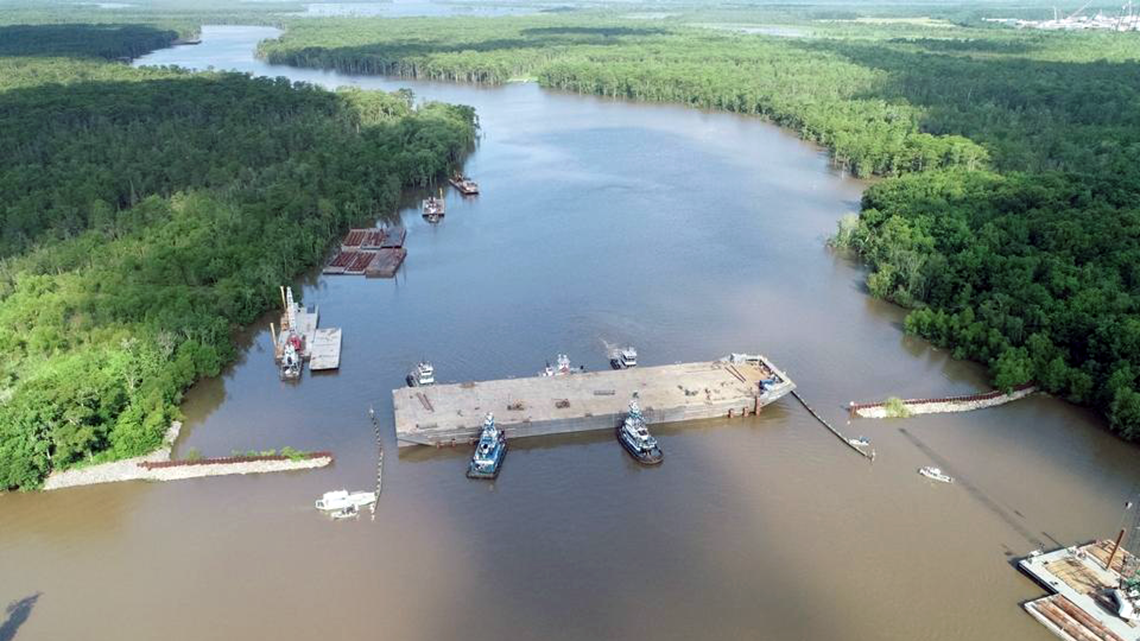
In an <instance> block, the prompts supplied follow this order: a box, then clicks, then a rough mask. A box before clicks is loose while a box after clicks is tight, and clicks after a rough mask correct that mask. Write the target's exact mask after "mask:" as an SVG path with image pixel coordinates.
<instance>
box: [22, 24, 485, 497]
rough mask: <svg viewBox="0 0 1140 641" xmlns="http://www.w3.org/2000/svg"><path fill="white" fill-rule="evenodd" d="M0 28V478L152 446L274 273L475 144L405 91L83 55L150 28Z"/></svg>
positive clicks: (449, 118) (120, 45) (320, 249)
mask: <svg viewBox="0 0 1140 641" xmlns="http://www.w3.org/2000/svg"><path fill="white" fill-rule="evenodd" d="M37 29H38V31H37ZM9 33H19V34H20V35H19V37H18V38H14V39H12V40H6V39H4V38H3V37H0V42H4V45H3V46H2V56H0V147H2V148H3V149H4V154H3V155H0V224H2V227H0V351H3V353H4V355H5V358H4V360H3V361H2V362H0V406H2V409H3V411H2V412H0V489H4V488H16V487H19V488H29V487H35V486H36V485H37V484H38V483H40V481H41V480H42V479H43V477H44V476H45V475H46V474H47V473H48V472H49V471H50V470H51V469H58V468H64V467H68V466H71V465H76V464H82V463H87V462H93V461H100V460H107V459H114V458H121V457H126V456H132V455H136V454H140V453H143V452H146V451H148V450H150V449H152V448H153V447H155V446H156V445H157V444H158V443H159V441H160V438H161V435H162V433H163V432H164V431H165V428H166V426H167V425H168V424H169V422H170V420H171V419H172V418H174V417H175V416H176V415H177V412H178V409H177V408H178V402H179V400H180V396H181V394H182V392H183V391H184V390H185V389H186V388H187V387H188V386H189V385H190V384H191V383H192V382H194V381H195V380H197V379H198V378H200V377H202V376H211V375H216V374H217V373H218V372H219V370H220V368H221V367H222V366H223V365H224V364H225V363H227V362H228V361H230V360H231V359H232V358H233V357H234V355H235V354H234V350H233V346H232V332H233V330H234V329H235V327H237V326H238V325H241V324H247V323H249V322H251V321H253V320H254V319H255V318H256V317H257V316H258V315H259V314H261V313H263V312H264V311H266V310H267V309H269V308H270V307H271V306H273V305H274V304H275V303H276V301H277V296H278V294H277V287H278V285H280V284H282V283H285V282H288V281H289V279H291V278H292V277H293V276H295V275H296V274H298V273H299V272H301V271H302V270H304V269H306V268H308V267H310V266H313V265H315V264H317V263H318V262H319V261H320V260H321V259H322V257H323V256H324V255H325V252H326V250H327V246H328V243H329V241H330V239H331V238H333V237H334V236H335V235H337V234H338V233H339V232H340V231H341V230H342V229H343V228H344V227H345V226H347V225H348V224H350V223H352V222H355V221H359V220H362V219H368V218H372V217H375V216H377V215H379V214H384V213H387V212H389V211H390V210H391V208H392V207H393V205H394V203H395V200H396V198H397V196H398V194H399V192H400V189H401V187H402V186H404V185H411V184H424V183H426V182H428V181H429V180H431V179H432V178H434V177H436V176H439V175H441V174H443V173H444V172H445V171H446V170H447V168H448V167H449V166H450V165H451V163H453V162H454V161H455V159H456V158H457V157H458V156H459V154H461V153H462V152H463V151H464V150H465V149H466V148H467V147H468V145H470V144H471V142H472V141H473V139H474V113H473V112H472V110H471V109H470V108H466V107H456V106H449V105H443V104H428V105H422V106H420V107H419V108H415V107H413V105H412V104H411V100H410V98H409V96H408V95H407V94H386V93H380V92H365V91H360V90H353V89H348V90H342V91H338V92H329V91H326V90H323V89H319V88H316V87H313V86H308V85H303V84H292V83H290V82H288V81H287V80H284V79H263V78H251V77H248V76H245V75H240V74H227V73H189V72H185V71H181V70H177V69H133V68H131V67H129V66H127V65H123V64H121V63H114V62H107V61H103V60H100V59H101V58H117V57H119V56H120V55H123V54H124V52H126V55H134V54H137V53H138V52H139V51H140V50H143V49H145V48H146V47H151V46H156V45H161V44H163V42H165V41H168V38H169V34H166V33H164V32H163V31H162V30H155V29H148V28H139V27H126V28H108V27H106V26H85V25H74V26H71V27H67V28H64V27H42V28H36V27H20V28H18V29H17V31H16V32H9ZM163 39H167V40H165V41H164V40H163ZM53 42H55V43H57V45H58V47H57V49H56V50H57V51H59V52H60V55H58V56H52V55H50V54H51V53H52V51H53V45H52V43H53Z"/></svg>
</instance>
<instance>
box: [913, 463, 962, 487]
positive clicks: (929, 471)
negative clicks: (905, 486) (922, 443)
mask: <svg viewBox="0 0 1140 641" xmlns="http://www.w3.org/2000/svg"><path fill="white" fill-rule="evenodd" d="M918 473H919V474H921V475H923V476H925V477H926V478H928V479H930V480H932V481H938V482H940V483H953V482H954V477H952V476H948V475H946V474H945V473H944V472H943V471H942V470H941V469H939V468H937V467H931V466H929V465H927V466H926V467H923V468H919V470H918Z"/></svg>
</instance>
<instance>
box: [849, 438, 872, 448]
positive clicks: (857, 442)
mask: <svg viewBox="0 0 1140 641" xmlns="http://www.w3.org/2000/svg"><path fill="white" fill-rule="evenodd" d="M847 442H848V443H850V444H852V445H854V446H855V447H867V446H868V445H870V444H871V439H869V438H867V437H866V436H860V437H859V438H849V439H847Z"/></svg>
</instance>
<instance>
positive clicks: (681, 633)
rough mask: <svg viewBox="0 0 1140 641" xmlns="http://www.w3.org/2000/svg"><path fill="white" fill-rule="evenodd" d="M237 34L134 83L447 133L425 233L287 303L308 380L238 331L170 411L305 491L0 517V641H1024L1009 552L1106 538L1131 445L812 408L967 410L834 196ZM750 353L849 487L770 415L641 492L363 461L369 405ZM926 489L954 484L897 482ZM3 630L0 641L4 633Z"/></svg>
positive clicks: (1041, 423) (571, 480)
mask: <svg viewBox="0 0 1140 641" xmlns="http://www.w3.org/2000/svg"><path fill="white" fill-rule="evenodd" d="M274 33H275V32H274V31H273V30H271V29H263V28H249V27H226V28H207V29H206V30H205V32H204V36H205V37H204V41H203V43H202V44H201V45H199V46H185V47H177V48H174V49H168V50H164V51H159V52H156V53H154V54H152V55H150V56H147V57H146V58H145V59H143V60H140V61H139V62H138V64H159V65H163V64H178V65H182V66H187V67H195V68H204V67H207V66H213V67H216V68H219V69H239V70H243V71H250V72H253V73H256V74H268V75H273V76H287V77H289V78H293V79H296V80H306V81H310V82H316V83H320V84H323V85H326V86H330V87H331V86H336V85H342V84H353V85H358V86H361V87H367V88H381V89H394V88H398V87H411V88H412V89H413V90H414V91H415V92H416V95H417V96H419V97H422V98H429V99H438V100H445V101H451V102H460V103H466V104H470V105H474V106H475V107H476V108H477V109H478V112H479V115H480V118H481V122H482V127H483V138H482V140H481V142H480V144H479V145H478V148H477V150H476V151H475V152H474V153H473V154H472V155H471V157H470V159H469V161H468V162H467V165H466V169H467V171H468V173H470V174H471V175H472V176H473V177H474V178H475V179H476V180H478V181H479V182H480V184H481V185H482V187H483V194H482V195H481V196H479V197H478V198H477V199H470V200H461V199H460V198H459V197H458V196H457V195H456V194H455V193H454V192H450V193H449V194H448V213H447V218H446V219H445V221H444V222H443V223H442V224H440V225H439V226H438V227H432V226H429V225H427V224H426V223H424V221H423V220H422V219H421V218H420V217H419V216H418V215H417V212H416V211H415V208H414V206H415V203H416V202H417V199H418V198H420V197H421V196H422V194H408V196H407V200H406V202H405V206H404V208H403V209H402V210H401V212H400V215H401V217H402V218H403V221H404V223H405V224H406V225H407V227H408V240H407V247H408V251H409V256H408V260H407V262H406V263H405V265H404V267H403V269H402V270H401V272H400V273H399V276H398V278H396V279H395V280H365V279H363V278H359V277H318V276H316V275H312V276H310V277H308V278H306V279H303V280H301V281H299V282H298V283H296V286H297V287H298V290H299V291H303V296H304V300H305V301H306V302H308V303H311V304H318V305H320V311H321V320H322V325H324V326H339V327H342V328H343V329H344V333H345V342H344V355H343V360H342V365H341V369H340V371H339V372H337V373H335V374H331V375H324V376H310V375H308V374H306V376H305V378H304V379H303V380H302V381H301V382H300V384H299V385H288V384H283V383H281V382H280V381H279V380H278V378H277V373H276V370H275V368H274V365H273V362H272V353H271V350H270V343H269V331H268V323H269V321H270V320H271V319H270V318H269V317H267V318H266V319H265V321H264V323H263V324H261V325H258V326H256V327H253V328H251V329H250V331H249V332H248V333H247V334H246V335H245V337H244V338H243V343H242V348H243V351H242V357H241V359H240V361H239V362H238V363H237V364H235V365H234V366H233V367H232V368H230V369H229V370H227V371H226V372H225V374H224V375H223V376H222V377H221V378H219V379H217V380H210V381H205V382H203V383H201V384H199V385H198V386H197V387H196V388H194V389H193V390H192V391H191V393H190V394H189V395H188V397H187V401H186V403H185V408H184V411H185V413H186V416H187V422H186V424H187V429H186V430H185V431H184V432H183V436H182V438H181V440H180V442H179V443H178V447H177V450H178V452H179V453H180V454H182V455H185V453H186V452H187V451H188V450H189V448H196V449H198V450H200V451H201V452H202V453H203V454H205V455H223V454H228V453H229V452H230V451H231V450H232V449H243V450H244V449H249V448H271V447H281V446H284V445H291V446H293V447H298V448H304V449H329V450H332V451H333V452H334V453H335V454H336V457H337V460H336V463H335V465H334V466H332V467H331V468H328V469H324V470H319V471H314V472H301V473H291V474H276V475H263V476H257V477H224V478H213V479H202V480H194V481H182V482H176V483H168V484H145V483H126V484H117V485H107V486H96V487H88V488H79V489H73V490H64V491H60V492H53V493H48V494H14V495H7V496H0V605H2V604H8V603H12V602H15V601H17V600H21V599H26V598H28V597H34V596H36V595H38V597H37V598H35V599H32V600H29V601H27V602H25V606H24V607H21V608H17V609H16V610H15V611H14V614H13V613H9V614H8V615H7V616H8V620H7V622H5V621H4V619H3V617H5V616H6V615H3V614H0V626H4V627H0V637H4V638H3V641H9V640H10V639H11V638H16V639H19V640H20V641H23V640H25V639H28V640H32V639H53V640H54V639H59V640H67V639H115V640H132V641H133V640H151V639H163V640H166V641H179V640H194V641H200V640H202V639H280V640H302V639H303V640H306V641H309V640H312V639H392V640H399V641H418V640H424V641H441V640H460V639H462V640H464V641H484V640H487V641H490V640H495V641H501V640H503V639H543V640H561V639H565V640H586V639H589V640H595V639H650V638H652V639H718V640H719V639H766V640H815V639H843V640H848V639H850V640H863V639H868V640H878V639H883V640H895V639H897V640H900V641H903V640H905V641H913V640H915V639H926V640H950V639H953V640H978V641H983V640H984V641H989V640H993V639H1030V640H1038V641H1047V640H1048V639H1051V638H1052V637H1051V636H1050V635H1049V633H1048V632H1046V631H1045V629H1044V628H1042V627H1041V626H1039V625H1038V624H1037V623H1036V622H1034V621H1033V620H1032V619H1031V618H1030V617H1029V616H1028V615H1026V614H1025V613H1024V612H1023V611H1022V610H1021V609H1020V607H1019V604H1020V603H1021V602H1022V601H1024V600H1027V599H1030V598H1033V597H1035V596H1037V595H1039V594H1041V593H1042V590H1041V589H1040V588H1038V587H1037V586H1035V585H1034V584H1033V583H1032V582H1031V581H1030V580H1029V579H1027V578H1025V577H1023V576H1022V575H1021V574H1020V573H1019V572H1018V571H1017V570H1015V569H1014V568H1013V567H1012V566H1011V565H1010V563H1009V561H1010V558H1011V556H1014V555H1022V554H1025V553H1027V552H1029V551H1030V550H1033V549H1034V548H1037V547H1042V546H1044V547H1055V546H1059V545H1068V544H1070V543H1073V542H1076V541H1079V540H1087V539H1091V538H1093V537H1097V536H1109V535H1111V534H1113V533H1114V531H1115V529H1116V527H1117V526H1118V524H1119V522H1120V509H1121V505H1122V503H1123V502H1124V501H1125V500H1126V499H1127V498H1128V496H1129V494H1130V493H1131V492H1132V491H1133V489H1134V488H1135V487H1136V486H1137V484H1138V483H1140V465H1137V462H1138V461H1140V456H1138V450H1137V448H1135V447H1133V446H1129V445H1126V444H1124V443H1122V442H1120V441H1118V440H1117V439H1115V438H1114V437H1112V436H1111V435H1110V434H1109V433H1108V432H1107V431H1106V430H1105V428H1104V425H1103V423H1102V421H1101V420H1100V419H1099V418H1097V417H1096V416H1094V415H1092V414H1091V413H1089V412H1087V411H1084V410H1081V409H1078V408H1074V407H1072V406H1069V405H1067V404H1065V403H1062V402H1059V401H1056V400H1053V399H1049V398H1044V397H1033V398H1030V399H1028V400H1025V401H1021V402H1018V403H1015V404H1012V405H1007V406H1004V407H1001V408H997V409H992V410H987V411H982V412H975V413H971V414H960V415H944V416H934V417H923V418H914V419H907V420H894V421H872V420H866V419H861V420H857V421H855V422H853V423H851V424H850V425H848V424H847V418H846V413H845V411H844V409H843V406H844V405H846V404H847V403H848V401H852V400H872V399H878V398H882V397H885V396H888V395H900V396H904V397H906V396H928V395H944V394H951V393H968V392H974V391H979V390H983V389H987V387H986V380H985V377H984V375H983V373H982V371H981V370H980V369H979V368H978V367H977V366H974V365H970V364H966V363H961V362H955V361H953V360H951V359H950V358H949V357H948V355H947V354H946V353H945V352H942V351H938V350H934V349H932V348H931V347H930V346H929V345H927V344H925V343H924V342H922V341H917V340H914V339H910V338H907V337H905V336H904V335H903V333H902V331H901V329H900V323H901V320H902V316H903V313H902V311H901V310H899V309H897V308H895V307H893V306H891V305H887V304H884V303H882V302H879V301H875V300H872V299H871V298H870V297H869V296H868V295H867V293H866V291H865V290H864V288H863V286H862V279H863V272H862V270H861V269H860V267H859V265H858V264H857V263H854V262H852V261H850V260H848V259H845V258H843V257H838V256H835V255H834V254H832V253H831V252H829V251H828V250H827V249H826V248H825V245H824V242H825V240H826V237H827V236H828V235H829V234H830V233H831V232H832V231H833V229H834V228H835V224H836V220H837V219H838V218H839V217H840V216H842V215H843V214H845V213H848V212H853V211H856V210H857V208H858V201H859V197H860V193H861V191H862V190H863V188H864V186H865V185H864V183H862V182H859V181H856V180H852V179H850V178H849V177H845V176H843V175H841V174H840V173H838V172H836V171H835V170H833V169H832V168H831V167H830V166H829V163H828V159H827V155H826V154H825V153H824V152H823V151H821V150H820V149H817V148H813V147H811V146H809V145H807V144H804V143H803V142H801V141H799V140H797V139H796V138H795V137H794V136H792V135H790V134H789V133H787V132H785V131H782V130H780V129H778V128H776V127H773V126H770V125H768V124H765V123H763V122H760V121H758V120H756V119H754V118H745V117H739V116H735V115H729V114H721V113H705V112H701V111H696V110H692V109H686V108H682V107H679V106H663V105H646V104H633V103H628V102H616V101H610V100H603V99H598V98H593V97H582V96H574V95H566V94H560V93H555V92H550V91H545V90H542V89H540V88H539V87H537V86H535V85H534V84H515V85H509V86H505V87H497V88H481V87H473V86H461V85H452V84H433V83H425V82H410V81H404V80H394V79H386V78H377V77H367V76H349V75H343V74H336V73H331V72H321V71H314V70H299V69H292V68H287V67H270V66H268V65H266V64H264V63H263V62H260V61H257V60H255V59H254V58H253V55H252V52H253V48H254V46H255V44H256V43H257V41H258V40H260V39H262V38H266V37H272V36H273V35H274ZM607 343H609V344H618V343H633V344H635V345H636V346H637V347H638V349H639V350H640V353H641V361H642V363H643V364H646V365H652V364H663V363H672V362H675V361H685V360H703V359H712V358H715V357H719V356H721V355H723V354H726V353H728V352H730V351H759V352H763V353H765V354H767V355H769V356H770V357H772V358H773V359H774V360H775V362H776V363H778V364H779V365H780V366H781V367H783V368H784V369H785V370H786V371H787V372H788V373H789V375H790V376H792V378H794V379H795V380H796V381H797V383H798V384H799V386H800V391H801V393H802V394H803V395H804V397H805V398H806V399H807V400H808V401H809V402H811V403H813V405H814V406H816V407H817V408H818V409H819V410H820V411H821V413H822V414H824V415H825V416H826V417H828V418H830V419H831V420H832V421H834V422H835V423H836V424H837V425H838V426H840V428H841V429H844V430H847V431H849V432H851V434H852V435H856V434H865V435H867V436H868V437H870V438H871V439H872V441H873V443H874V446H875V448H876V449H877V451H878V457H877V459H876V460H875V461H874V463H873V464H872V463H868V462H867V461H866V460H864V459H863V458H861V457H859V456H856V455H855V454H854V453H853V452H851V451H850V450H849V449H848V448H846V447H844V446H843V445H842V444H841V443H840V442H839V441H838V440H836V439H835V438H834V437H833V436H832V435H831V434H829V433H828V432H827V431H825V430H824V428H823V427H822V426H821V425H819V424H818V423H816V422H815V421H814V420H813V419H811V417H810V416H809V415H808V414H807V412H805V411H804V410H803V408H802V407H800V406H798V405H797V404H796V402H795V401H794V400H793V399H792V398H790V397H789V398H786V399H784V400H782V401H780V402H779V403H777V404H775V405H773V406H771V407H769V408H767V409H766V410H765V411H764V413H763V414H762V416H760V417H758V418H755V419H748V420H741V419H735V420H724V421H709V422H702V423H695V424H688V425H683V426H670V427H661V428H658V429H657V430H656V431H657V433H658V436H659V437H660V440H661V443H662V447H663V449H664V451H665V453H666V459H665V462H664V464H663V465H662V466H660V467H658V468H653V469H643V468H640V467H638V466H637V465H636V464H635V463H633V462H632V461H631V460H630V459H629V457H628V456H626V454H625V453H624V452H623V451H622V450H621V448H620V447H619V446H618V445H617V444H616V443H615V442H614V440H613V436H612V434H609V433H598V434H594V435H588V434H587V435H578V436H573V437H564V438H539V439H532V440H519V441H515V442H514V444H513V447H512V450H511V452H510V454H509V455H508V456H507V459H506V463H505V466H504V470H503V473H502V475H501V476H500V478H499V479H498V481H496V482H495V483H486V482H476V481H469V480H467V479H466V478H464V469H465V465H466V459H467V457H468V456H469V452H468V451H467V449H466V448H463V449H456V450H442V451H436V450H426V449H421V450H418V451H412V450H405V451H402V452H399V453H397V451H396V447H395V439H394V435H393V432H392V408H391V398H390V390H391V389H392V388H393V387H396V386H399V385H401V384H402V379H403V376H404V374H405V373H406V372H407V370H408V368H409V366H410V365H411V364H412V363H414V362H415V361H416V360H418V359H420V358H429V359H431V360H432V361H433V362H434V363H435V365H436V368H437V372H438V374H437V375H438V376H439V377H440V378H441V379H443V380H448V381H461V380H478V379H487V378H501V377H508V376H525V375H533V374H534V373H535V372H537V371H538V370H539V369H541V368H542V367H543V365H544V364H545V363H546V361H547V360H552V359H553V358H554V356H555V354H557V353H558V352H566V353H568V354H569V355H570V356H571V358H572V359H573V360H574V363H575V364H576V365H577V364H584V365H586V366H587V367H588V368H590V369H597V368H603V367H605V364H606V362H605V355H606V348H605V345H606V344H607ZM370 405H374V406H375V408H376V412H377V414H378V415H379V416H380V417H381V419H382V425H383V427H384V441H385V445H386V451H387V457H386V461H385V469H384V493H383V496H382V497H381V500H380V502H379V505H378V509H377V512H376V517H375V520H370V519H369V518H368V517H367V514H365V515H364V516H362V518H360V519H359V520H357V521H343V522H332V521H329V520H327V519H325V518H322V517H321V515H319V514H318V513H317V512H316V511H315V510H314V509H313V507H312V504H313V500H314V499H316V498H317V497H319V496H320V495H321V493H322V492H325V491H327V490H330V489H338V488H341V487H348V488H350V489H368V488H370V487H372V486H373V484H374V482H375V468H376V443H375V439H374V436H373V430H372V427H371V425H370V423H369V420H368V416H367V410H368V407H369V406H370ZM930 464H936V465H941V466H942V467H944V468H946V469H947V470H948V471H949V472H950V473H951V474H953V475H954V476H956V477H957V478H958V483H956V484H954V485H936V484H933V483H931V482H929V481H926V480H924V479H923V478H921V477H920V476H918V475H917V474H916V473H915V472H916V469H917V468H919V467H920V466H923V465H930ZM12 632H14V635H12Z"/></svg>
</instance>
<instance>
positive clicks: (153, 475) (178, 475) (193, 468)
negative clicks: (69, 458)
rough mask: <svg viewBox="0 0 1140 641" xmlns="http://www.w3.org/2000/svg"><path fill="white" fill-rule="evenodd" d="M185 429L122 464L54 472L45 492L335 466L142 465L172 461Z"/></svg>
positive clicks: (308, 462)
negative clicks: (147, 451) (175, 446)
mask: <svg viewBox="0 0 1140 641" xmlns="http://www.w3.org/2000/svg"><path fill="white" fill-rule="evenodd" d="M181 430H182V423H181V422H179V421H175V422H174V423H172V424H171V426H170V429H169V430H167V432H166V436H165V437H163V440H162V447H160V448H159V449H157V450H155V451H153V452H151V453H150V454H145V455H143V456H136V457H134V458H129V459H124V460H122V461H112V462H110V463H102V464H99V465H92V466H90V467H85V468H81V469H76V470H66V471H63V472H54V473H52V474H51V475H50V476H48V478H47V480H46V481H44V487H43V489H45V490H59V489H63V488H66V487H78V486H81V485H96V484H99V483H114V482H117V481H178V480H181V479H191V478H200V477H204V476H222V475H226V474H263V473H266V472H286V471H290V470H308V469H313V468H317V467H324V466H326V465H328V464H329V463H332V460H333V459H332V456H331V455H330V456H315V457H313V458H306V459H301V460H296V461H295V460H290V459H287V458H282V459H272V460H264V459H262V460H254V461H233V460H224V461H220V462H218V463H210V462H208V461H196V462H194V464H188V465H172V466H169V467H156V468H153V469H148V468H147V467H145V466H143V465H141V464H142V463H165V462H167V461H170V451H171V447H172V446H173V444H174V441H175V440H177V438H178V433H179V432H180V431H181Z"/></svg>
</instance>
